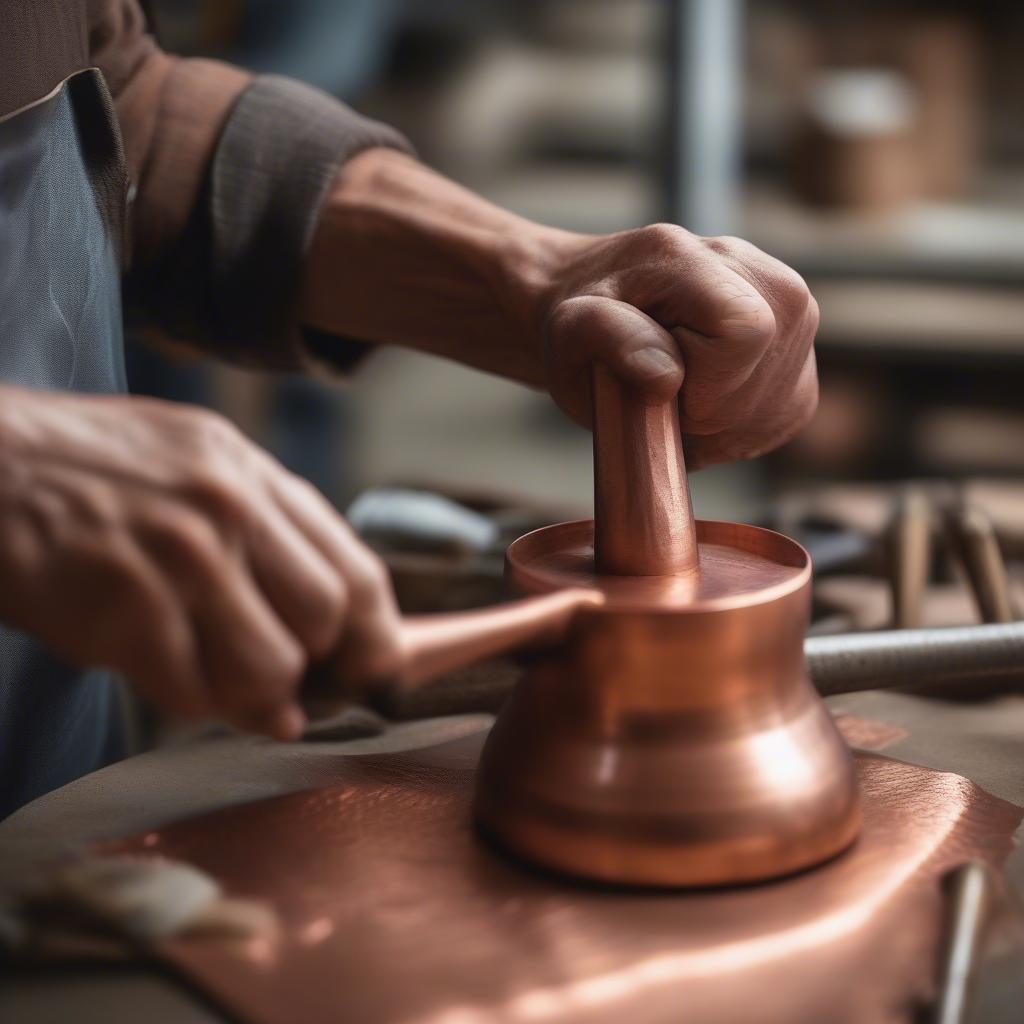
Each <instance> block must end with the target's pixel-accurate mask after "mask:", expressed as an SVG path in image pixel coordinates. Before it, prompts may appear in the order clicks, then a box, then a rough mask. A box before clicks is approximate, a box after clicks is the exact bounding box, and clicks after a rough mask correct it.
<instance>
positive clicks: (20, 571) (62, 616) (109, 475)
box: [0, 386, 398, 739]
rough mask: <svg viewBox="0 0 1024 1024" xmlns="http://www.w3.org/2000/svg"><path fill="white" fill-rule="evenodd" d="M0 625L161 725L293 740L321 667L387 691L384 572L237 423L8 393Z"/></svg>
mask: <svg viewBox="0 0 1024 1024" xmlns="http://www.w3.org/2000/svg"><path fill="white" fill-rule="evenodd" d="M0 621H3V622H6V623H9V624H11V625H13V626H16V627H18V628H21V629H25V630H27V631H30V632H32V633H34V634H35V635H36V636H38V637H39V638H40V639H41V640H43V642H45V643H46V644H47V645H48V646H49V647H50V648H51V649H52V650H54V651H55V652H56V653H57V654H59V655H61V656H62V657H64V658H65V659H67V660H68V661H70V662H71V663H73V664H78V665H83V666H86V665H87V666H106V667H109V668H113V669H116V670H118V671H120V672H123V673H124V674H125V675H127V676H128V677H129V679H130V680H131V681H132V682H133V683H134V684H135V685H136V686H137V687H138V689H139V690H140V691H142V692H143V693H144V694H146V695H147V696H148V697H150V698H151V699H152V700H154V701H155V702H156V703H157V704H158V705H160V706H161V707H162V708H164V709H165V710H167V711H169V712H171V713H174V714H177V715H181V716H183V717H186V718H193V719H195V718H209V717H216V718H221V719H224V720H226V721H228V722H231V723H232V724H234V725H236V726H238V727H240V728H243V729H248V730H252V731H257V732H265V733H267V734H269V735H273V736H277V737H279V738H282V739H294V738H295V737H297V736H298V735H299V733H300V732H301V730H302V728H303V724H304V718H303V714H302V712H301V710H300V708H299V706H298V703H297V688H298V685H299V682H300V680H301V678H302V675H303V672H304V669H305V667H306V665H307V662H309V661H310V660H312V659H319V658H323V657H324V656H326V655H328V654H329V653H331V652H334V651H336V650H338V651H340V652H341V653H340V656H339V661H338V667H339V671H340V673H341V674H342V675H344V676H345V677H346V678H352V679H361V678H363V677H371V676H380V675H386V674H387V671H388V667H389V663H391V662H392V661H393V660H394V658H395V657H396V653H397V623H398V618H397V610H396V607H395V602H394V598H393V596H392V592H391V588H390V584H389V582H388V578H387V574H386V572H385V569H384V567H383V565H382V564H381V562H380V561H379V560H378V559H377V558H376V556H375V555H373V554H372V553H371V552H370V551H369V550H368V549H367V548H365V547H364V546H363V545H362V544H361V543H360V542H359V541H358V540H357V538H356V537H355V535H354V534H353V533H352V531H351V529H350V528H349V527H348V525H347V524H346V523H345V522H344V521H343V520H342V519H341V518H340V517H339V516H338V515H337V513H336V512H335V511H334V510H333V509H332V508H331V506H330V505H329V504H328V503H327V501H326V500H325V499H324V498H323V497H322V496H321V495H320V494H319V493H318V492H317V491H316V490H315V489H314V488H313V487H311V486H310V485H309V484H307V483H306V482H305V481H303V480H301V479H299V478H298V477H295V476H293V475H292V474H291V473H289V472H287V471H286V470H285V469H284V468H282V467H281V466H280V465H279V464H278V463H276V462H275V461H274V460H273V459H272V458H271V457H270V456H269V455H267V454H266V453H264V452H263V451H261V450H260V449H258V448H257V447H255V446H254V445H253V444H251V443H250V442H249V441H248V440H246V439H245V438H244V437H243V436H242V435H241V434H240V433H239V432H238V431H237V430H235V429H234V428H233V427H232V426H231V425H230V424H229V423H228V422H227V421H226V420H224V419H222V418H221V417H220V416H217V415H215V414H213V413H210V412H206V411H204V410H200V409H196V408H190V407H186V406H178V405H172V404H169V403H165V402H159V401H155V400H148V399H140V398H127V397H120V396H118V397H97V396H82V395H65V394H56V393H52V392H33V391H27V390H23V389H21V388H16V387H10V386H0Z"/></svg>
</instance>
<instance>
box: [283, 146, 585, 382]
mask: <svg viewBox="0 0 1024 1024" xmlns="http://www.w3.org/2000/svg"><path fill="white" fill-rule="evenodd" d="M586 241H587V240H586V239H585V238H583V237H581V236H577V235H572V234H570V233H568V232H563V231H558V230H555V229H553V228H547V227H543V226H542V225H538V224H534V223H532V222H531V221H528V220H525V219H524V218H522V217H518V216H516V215H515V214H512V213H509V212H507V211H505V210H502V209H500V208H499V207H497V206H494V205H493V204H492V203H489V202H487V201H486V200H484V199H482V198H480V197H479V196H476V195H474V194H473V193H472V192H469V191H468V190H467V189H464V188H462V187H461V186H459V185H457V184H455V183H454V182H452V181H449V180H448V179H446V178H444V177H442V176H441V175H439V174H437V173H436V172H434V171H432V170H430V169H429V168H427V167H424V166H423V165H422V164H419V163H417V162H416V161H415V160H413V159H411V158H410V157H407V156H405V155H404V154H402V153H398V152H395V151H392V150H385V149H375V150H369V151H367V152H365V153H363V154H361V155H359V156H357V157H356V158H354V159H353V160H351V161H350V162H349V163H348V164H347V165H346V167H345V168H344V170H343V171H342V172H341V174H340V175H339V177H338V179H337V181H336V182H335V183H334V185H333V187H332V190H331V192H330V194H329V196H328V199H327V201H326V203H325V205H324V208H323V211H322V213H321V217H320V222H319V225H318V228H317V232H316V234H315V236H314V240H313V244H312V249H311V253H310V259H309V262H308V265H307V272H306V280H305V288H304V293H303V300H302V317H303V321H304V322H305V323H306V324H307V325H308V326H311V327H315V328H318V329H320V330H325V331H329V332H331V333H334V334H339V335H343V336H347V337H354V338H359V339H361V340H365V341H373V342H383V343H391V344H398V345H404V346H406V347H410V348H416V349H420V350H422V351H425V352H431V353H434V354H435V355H440V356H446V357H448V358H451V359H456V360H458V361H459V362H462V363H466V364H467V365H470V366H475V367H478V368H480V369H484V370H489V371H492V372H495V373H500V374H502V375H503V376H507V377H511V378H513V379H516V380H520V381H524V382H527V383H531V384H540V383H541V382H542V380H543V372H542V366H541V354H540V332H541V324H540V322H539V321H540V319H541V312H540V304H541V303H540V299H541V296H542V295H544V294H545V293H546V291H548V290H549V289H550V287H551V276H552V273H553V270H554V268H555V267H556V266H557V265H559V264H560V263H562V262H563V261H564V259H565V257H566V255H567V254H568V253H569V252H571V251H572V250H574V249H577V248H579V247H580V246H581V245H583V244H586Z"/></svg>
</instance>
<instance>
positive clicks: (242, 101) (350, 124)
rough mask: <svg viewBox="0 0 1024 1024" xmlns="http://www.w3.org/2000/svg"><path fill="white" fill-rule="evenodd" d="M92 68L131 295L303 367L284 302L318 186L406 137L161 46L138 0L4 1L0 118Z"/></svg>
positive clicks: (246, 350)
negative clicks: (105, 95)
mask: <svg viewBox="0 0 1024 1024" xmlns="http://www.w3.org/2000/svg"><path fill="white" fill-rule="evenodd" d="M91 66H95V67H98V68H99V69H100V70H101V71H102V72H103V75H104V77H105V79H106V83H107V87H108V88H109V90H110V93H111V95H112V97H113V101H114V107H115V111H116V115H117V120H118V124H119V127H120V131H121V135H122V139H123V143H124V149H125V155H126V158H127V163H128V170H129V174H130V177H131V181H132V196H133V200H132V204H131V212H130V220H129V237H128V239H127V247H126V252H127V260H128V270H129V272H128V276H127V280H126V285H127V288H126V294H127V296H128V298H129V300H130V301H132V302H133V303H135V304H137V305H139V306H141V307H142V308H143V309H144V310H145V312H146V314H147V315H148V317H149V318H150V319H151V320H152V321H153V322H155V323H156V324H158V325H159V326H160V327H161V328H163V330H164V331H165V332H167V333H169V334H171V335H172V336H174V337H176V338H178V339H181V340H188V341H190V342H192V343H195V344H198V345H201V346H203V347H204V348H207V349H210V350H212V351H214V352H216V353H217V354H220V355H223V356H226V357H229V358H233V359H236V360H239V361H243V362H250V363H261V364H264V365H269V366H276V367H280V368H293V367H296V366H299V365H302V364H303V363H304V362H305V360H306V350H305V347H304V346H303V344H302V332H301V331H300V330H299V326H298V324H297V322H296V314H295V303H296V298H297V295H298V290H299V285H300V278H301V273H302V264H303V260H304V258H305V254H306V251H307V248H308V245H309V241H310V238H311V235H312V232H313V228H314V225H315V223H316V218H317V213H318V210H319V207H320V203H321V202H322V200H323V197H324V193H325V191H326V189H327V187H328V185H329V184H330V182H331V180H332V179H333V178H334V176H335V174H336V173H337V170H338V168H339V167H340V166H341V164H343V163H344V162H345V161H346V160H347V159H349V158H350V157H351V156H353V155H354V154H355V153H357V152H359V151H361V150H363V149H366V148H369V147H371V146H381V145H383V146H394V147H398V148H405V149H407V148H408V144H407V143H406V142H405V140H404V139H403V138H402V137H401V136H400V135H399V134H398V133H397V132H395V131H393V130H392V129H390V128H388V127H386V126H384V125H381V124H378V123H376V122H373V121H369V120H367V119H365V118H363V117H361V116H360V115H358V114H356V113H355V112H354V111H352V110H350V109H349V108H347V107H346V106H344V105H343V104H341V103H339V102H338V101H336V100H334V99H333V98H331V97H330V96H328V95H326V94H325V93H322V92H320V91H319V90H316V89H313V88H311V87H309V86H306V85H302V84H301V83H298V82H294V81H292V80H289V79H285V78H280V77H278V76H272V75H266V76H256V77H253V76H251V75H249V74H248V73H247V72H245V71H242V70H241V69H239V68H236V67H232V66H230V65H228V64H224V63H221V62H218V61H212V60H201V59H182V58H179V57H175V56H172V55H170V54H166V53H164V52H163V51H162V50H161V49H160V48H159V46H157V44H156V42H155V41H154V39H153V37H152V36H151V35H150V34H149V33H148V32H147V29H146V24H145V19H144V17H143V15H142V13H141V11H140V9H139V6H138V4H137V2H136V0H0V117H3V116H4V115H6V114H9V113H11V112H13V111H15V110H18V109H19V108H21V107H24V106H26V105H28V104H31V103H33V102H35V101H36V100H38V99H40V98H41V97H43V96H45V95H47V94H48V93H49V92H51V91H52V90H53V89H54V88H55V87H56V86H57V85H58V84H59V83H60V82H62V81H63V80H64V79H66V78H67V77H68V76H69V75H71V74H73V73H75V72H76V71H79V70H81V69H82V68H86V67H91ZM2 187H3V183H2V182H0V190H2ZM0 244H2V240H0ZM343 272H344V269H343V268H339V273H343ZM352 353H353V354H354V353H355V348H353V350H352ZM341 357H342V358H341V361H342V362H343V361H344V352H343V351H342V352H341Z"/></svg>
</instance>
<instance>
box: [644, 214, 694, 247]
mask: <svg viewBox="0 0 1024 1024" xmlns="http://www.w3.org/2000/svg"><path fill="white" fill-rule="evenodd" d="M640 235H641V237H642V239H643V241H644V243H645V244H646V245H648V246H650V247H651V248H652V249H654V250H655V251H657V252H666V251H672V250H675V249H678V248H680V247H682V246H684V245H686V244H688V243H689V242H690V240H691V239H692V238H693V235H691V234H690V232H689V231H687V230H686V228H682V227H680V226H679V225H678V224H669V223H667V222H665V221H659V222H658V223H656V224H648V225H647V226H646V227H643V228H640Z"/></svg>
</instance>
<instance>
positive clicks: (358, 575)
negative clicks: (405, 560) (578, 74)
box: [349, 556, 391, 603]
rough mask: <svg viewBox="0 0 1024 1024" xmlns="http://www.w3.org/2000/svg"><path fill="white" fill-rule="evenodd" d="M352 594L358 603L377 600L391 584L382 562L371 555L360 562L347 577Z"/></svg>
mask: <svg viewBox="0 0 1024 1024" xmlns="http://www.w3.org/2000/svg"><path fill="white" fill-rule="evenodd" d="M349 585H350V586H351V589H352V595H353V597H354V598H355V599H357V600H358V601H359V602H360V603H367V602H371V601H377V600H379V599H380V598H381V597H383V595H384V594H385V593H386V591H387V590H388V588H389V587H390V586H391V578H390V576H389V575H388V571H387V569H386V568H385V566H384V563H383V562H382V561H381V560H380V559H379V558H377V557H376V556H372V557H369V558H366V559H365V560H363V561H362V562H361V564H360V565H359V567H358V568H357V569H355V570H354V571H353V572H352V573H351V575H350V577H349Z"/></svg>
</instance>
